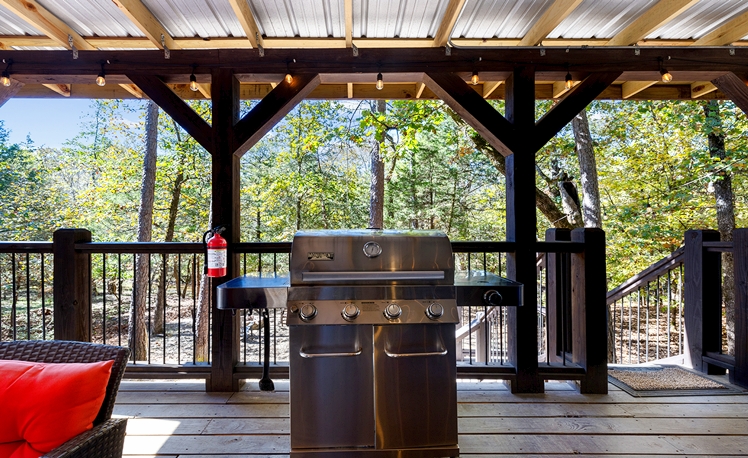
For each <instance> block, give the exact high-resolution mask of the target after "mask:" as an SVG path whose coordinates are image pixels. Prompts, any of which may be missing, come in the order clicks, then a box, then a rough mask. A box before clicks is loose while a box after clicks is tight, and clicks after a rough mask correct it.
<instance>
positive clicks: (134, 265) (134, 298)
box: [128, 254, 138, 364]
mask: <svg viewBox="0 0 748 458" xmlns="http://www.w3.org/2000/svg"><path fill="white" fill-rule="evenodd" d="M137 265H138V255H136V254H133V255H132V302H133V306H132V307H133V312H137V303H138V302H137V299H138V297H137V296H138V285H137V281H138V269H137ZM136 315H137V313H133V316H131V317H130V320H132V322H131V323H130V326H132V335H133V339H132V342H129V340H130V339H128V345H129V344H130V343H132V345H133V348H131V350H132V362H133V364H137V361H136V360H135V348H134V347H135V346H136V344H135V340H136V339H135V338H134V337H135V336H137V335H138V320H137V319H136Z"/></svg>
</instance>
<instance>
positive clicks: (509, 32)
mask: <svg viewBox="0 0 748 458" xmlns="http://www.w3.org/2000/svg"><path fill="white" fill-rule="evenodd" d="M551 3H553V0H476V1H468V2H467V3H466V4H465V8H464V9H463V10H462V15H461V16H460V19H459V20H458V21H457V24H455V28H454V32H453V33H452V38H461V37H463V38H494V37H496V38H521V37H522V36H524V35H525V33H527V31H528V30H530V27H532V24H533V23H534V22H535V20H536V19H537V18H539V17H540V16H541V15H542V14H543V13H544V12H545V10H546V9H547V8H548V7H549V6H550V5H551Z"/></svg>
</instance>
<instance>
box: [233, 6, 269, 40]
mask: <svg viewBox="0 0 748 458" xmlns="http://www.w3.org/2000/svg"><path fill="white" fill-rule="evenodd" d="M229 3H230V4H231V9H233V10H234V14H235V15H236V17H237V19H239V23H240V24H241V25H242V29H244V33H245V34H246V35H247V39H248V40H249V43H250V45H251V46H252V47H253V48H257V47H258V46H263V47H264V46H266V45H265V43H264V41H263V39H262V35H260V28H259V27H257V21H256V20H255V15H254V14H252V10H251V9H250V8H249V2H247V0H229Z"/></svg>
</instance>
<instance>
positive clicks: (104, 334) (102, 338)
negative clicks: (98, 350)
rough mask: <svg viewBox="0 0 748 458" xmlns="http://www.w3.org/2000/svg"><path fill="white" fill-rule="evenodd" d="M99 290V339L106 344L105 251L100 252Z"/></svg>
mask: <svg viewBox="0 0 748 458" xmlns="http://www.w3.org/2000/svg"><path fill="white" fill-rule="evenodd" d="M101 291H102V298H101V300H102V303H101V308H102V312H101V314H102V324H101V328H102V336H101V340H102V341H103V342H104V345H106V293H107V291H106V253H101Z"/></svg>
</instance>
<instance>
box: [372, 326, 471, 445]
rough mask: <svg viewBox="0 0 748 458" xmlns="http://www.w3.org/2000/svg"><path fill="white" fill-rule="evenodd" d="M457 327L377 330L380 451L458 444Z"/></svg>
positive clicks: (376, 381)
mask: <svg viewBox="0 0 748 458" xmlns="http://www.w3.org/2000/svg"><path fill="white" fill-rule="evenodd" d="M456 376H457V368H456V363H455V325H454V324H405V325H388V326H375V327H374V390H375V391H374V399H375V402H376V407H375V409H376V428H377V438H376V446H377V449H404V448H411V447H434V446H443V445H456V444H457V381H456Z"/></svg>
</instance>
